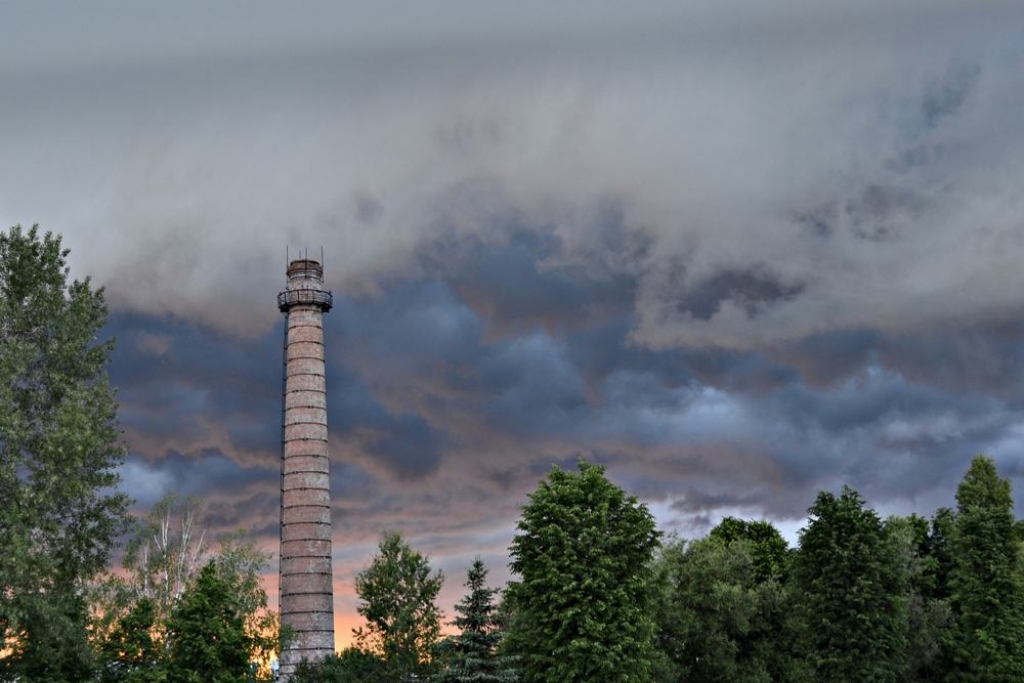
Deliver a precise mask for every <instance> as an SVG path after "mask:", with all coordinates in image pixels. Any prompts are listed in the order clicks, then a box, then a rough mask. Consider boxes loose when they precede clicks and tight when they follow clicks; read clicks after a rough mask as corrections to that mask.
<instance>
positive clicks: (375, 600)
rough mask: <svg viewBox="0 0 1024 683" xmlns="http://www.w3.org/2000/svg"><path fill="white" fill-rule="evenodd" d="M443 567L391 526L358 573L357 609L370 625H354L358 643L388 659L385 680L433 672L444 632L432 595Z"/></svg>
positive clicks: (437, 587) (383, 658) (435, 594)
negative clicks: (434, 656) (434, 568)
mask: <svg viewBox="0 0 1024 683" xmlns="http://www.w3.org/2000/svg"><path fill="white" fill-rule="evenodd" d="M443 582H444V577H443V576H442V574H441V572H436V573H434V574H431V570H430V562H429V561H428V560H427V558H426V557H424V556H423V555H422V554H420V553H419V552H416V551H415V550H413V549H412V548H411V547H410V546H409V544H408V543H406V542H405V541H404V540H403V539H402V537H401V535H400V534H397V533H392V532H387V533H385V534H383V536H382V537H381V541H380V546H379V551H378V553H377V554H376V555H375V556H374V557H373V560H372V561H371V563H370V566H369V567H367V568H366V569H365V570H363V571H361V572H359V574H358V575H357V576H356V594H357V595H358V596H359V598H360V599H361V600H362V604H361V605H360V606H359V607H358V611H359V614H361V615H362V616H363V617H364V618H365V619H366V626H365V627H364V628H358V629H355V630H354V634H355V637H356V645H357V647H359V648H360V649H362V650H366V651H369V652H372V653H374V654H376V655H378V656H380V658H381V659H382V660H383V661H384V663H385V674H386V679H385V680H393V681H400V680H405V679H407V678H409V677H410V676H413V675H416V676H423V675H427V674H429V673H430V669H431V666H430V664H431V662H430V657H431V652H432V650H433V648H434V645H435V643H436V642H437V639H438V637H439V636H440V634H441V612H440V611H439V610H438V609H437V606H436V605H435V604H434V601H435V600H436V599H437V594H438V592H439V591H440V590H441V584H442V583H443Z"/></svg>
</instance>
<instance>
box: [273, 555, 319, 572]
mask: <svg viewBox="0 0 1024 683" xmlns="http://www.w3.org/2000/svg"><path fill="white" fill-rule="evenodd" d="M302 573H306V574H327V575H330V573H331V558H329V557H286V558H284V559H283V560H281V574H302Z"/></svg>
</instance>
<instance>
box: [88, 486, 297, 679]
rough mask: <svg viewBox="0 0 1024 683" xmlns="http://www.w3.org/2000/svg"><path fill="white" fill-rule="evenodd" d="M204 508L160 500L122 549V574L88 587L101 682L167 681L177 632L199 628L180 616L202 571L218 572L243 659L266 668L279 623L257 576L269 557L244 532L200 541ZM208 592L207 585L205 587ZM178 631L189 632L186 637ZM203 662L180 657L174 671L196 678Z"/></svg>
mask: <svg viewBox="0 0 1024 683" xmlns="http://www.w3.org/2000/svg"><path fill="white" fill-rule="evenodd" d="M202 508H203V505H202V501H200V500H198V499H181V498H178V497H177V496H175V495H173V494H169V495H168V496H166V497H164V499H162V500H161V501H160V502H158V503H157V504H156V505H154V506H153V508H152V509H151V510H150V512H149V514H148V515H146V517H144V518H143V519H142V520H140V522H139V523H138V524H137V526H136V529H135V534H134V535H133V537H132V538H131V539H130V540H129V541H128V544H127V551H126V553H125V559H124V571H123V572H118V573H111V574H109V575H107V576H106V577H104V579H103V580H102V581H101V582H99V583H98V584H97V585H96V586H94V587H93V611H94V617H93V621H92V624H91V632H92V639H93V641H94V643H95V644H96V646H97V648H98V650H99V652H100V657H101V665H102V669H103V676H104V678H103V680H105V681H131V682H133V683H134V682H136V681H146V682H147V683H151V682H156V681H163V680H165V678H166V677H167V676H168V675H170V667H171V664H172V662H171V660H170V655H171V654H172V653H173V652H175V651H180V649H181V642H180V641H181V638H182V635H181V633H182V632H186V633H187V632H189V629H191V630H193V631H194V630H196V629H197V628H198V627H197V626H196V625H195V623H194V619H193V617H194V616H195V614H196V613H195V612H193V613H192V615H191V616H190V617H189V618H187V619H185V620H184V621H183V620H182V614H183V613H182V611H181V610H182V609H184V608H183V607H182V605H183V603H184V601H185V600H186V596H189V595H191V597H190V598H189V599H190V600H192V601H195V600H197V599H198V598H197V597H196V595H195V591H196V590H197V581H198V580H199V577H200V570H201V569H202V568H203V567H204V566H209V567H212V568H213V569H211V570H210V571H213V570H215V571H216V577H215V579H216V582H217V585H218V586H221V587H223V588H225V589H226V590H227V592H228V593H229V598H230V600H229V601H227V600H222V601H221V603H219V604H221V608H223V609H230V611H231V618H232V619H233V620H235V621H237V622H239V623H240V624H241V630H242V634H243V636H242V638H241V642H244V643H245V644H246V647H248V648H249V650H248V652H247V655H246V659H247V661H248V662H259V663H262V664H263V665H264V666H263V668H264V669H267V667H268V666H269V661H270V658H271V656H272V654H273V652H274V651H276V649H277V644H278V637H277V634H278V630H279V620H278V616H277V614H276V613H274V612H271V611H269V610H268V609H267V594H266V591H265V590H264V589H263V585H262V582H261V576H260V574H261V572H262V570H263V569H264V568H265V567H266V565H267V563H268V562H269V561H270V554H269V553H265V552H263V551H261V550H260V549H259V548H257V547H256V546H255V544H254V543H253V541H252V540H251V539H247V538H246V535H245V532H243V531H236V532H234V533H230V534H227V535H225V536H223V537H221V538H220V539H218V541H217V543H216V544H207V543H205V542H204V540H203V539H204V538H205V533H204V531H203V525H202V519H201V512H202ZM210 587H211V584H210V583H209V580H208V583H207V585H206V588H207V589H209V588H210ZM207 597H210V596H209V595H208V596H207ZM232 623H234V622H232ZM143 624H146V625H145V626H144V627H143ZM175 624H176V626H175ZM182 625H184V626H186V627H187V628H186V629H184V631H181V629H180V627H181V626H182ZM175 628H179V632H176V631H175V630H174V629H175ZM232 633H233V631H232ZM214 635H216V634H214ZM147 643H149V645H147ZM201 661H202V660H201V659H196V660H195V663H194V664H190V663H189V658H188V657H178V658H177V661H176V662H175V666H176V667H178V668H181V669H183V670H185V671H186V672H187V671H191V672H192V673H193V674H196V675H200V676H201V674H202V669H198V668H196V667H197V666H199V663H200V662H201ZM268 671H269V670H268V669H267V672H268ZM176 675H179V674H176ZM180 675H184V674H183V673H181V674H180ZM190 675H191V674H190Z"/></svg>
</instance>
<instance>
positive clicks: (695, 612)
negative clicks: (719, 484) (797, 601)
mask: <svg viewBox="0 0 1024 683" xmlns="http://www.w3.org/2000/svg"><path fill="white" fill-rule="evenodd" d="M654 566H655V581H656V585H657V586H658V587H659V599H658V600H657V602H656V604H655V605H654V614H655V618H656V620H657V624H658V647H659V649H660V651H661V653H662V654H663V655H664V661H662V662H661V663H660V664H661V667H660V670H659V671H658V672H657V674H656V675H655V677H654V680H656V681H665V682H666V683H668V682H669V681H671V682H673V683H674V682H675V681H705V682H707V683H712V682H715V681H720V682H722V683H769V681H783V680H792V679H793V676H792V670H793V666H792V661H791V659H792V657H791V653H792V648H791V646H790V638H789V637H788V636H789V634H788V632H787V624H786V617H787V615H788V613H789V612H790V609H789V605H788V596H787V594H786V592H785V587H784V586H783V585H782V584H780V583H779V582H778V581H775V580H773V579H770V580H767V581H761V580H760V579H759V577H758V574H759V572H760V571H761V568H760V567H759V558H758V556H757V552H756V551H755V547H754V545H753V544H752V543H751V542H750V541H748V540H746V539H742V538H737V539H736V540H733V541H731V542H725V541H723V540H722V537H721V535H719V534H712V535H710V536H709V537H708V538H704V539H700V540H697V541H692V542H689V543H685V542H683V541H673V542H670V543H666V544H665V545H664V547H663V548H662V550H661V552H660V553H659V554H658V557H657V559H656V561H655V565H654Z"/></svg>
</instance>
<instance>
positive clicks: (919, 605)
mask: <svg viewBox="0 0 1024 683" xmlns="http://www.w3.org/2000/svg"><path fill="white" fill-rule="evenodd" d="M940 514H943V513H941V512H940ZM940 518H941V517H940ZM932 528H933V527H932V525H930V524H929V521H928V520H927V519H925V518H924V517H920V516H918V515H910V516H908V517H890V518H889V519H887V520H886V521H885V530H886V533H887V534H888V535H889V538H890V539H891V540H892V542H893V544H894V545H895V548H896V566H897V567H898V569H899V570H900V571H901V572H902V573H903V580H902V581H901V585H902V586H903V599H904V603H905V604H906V607H907V637H906V640H907V649H906V653H905V665H904V670H903V676H902V679H901V680H903V681H906V682H907V683H910V682H912V681H937V680H943V679H944V678H945V666H944V660H943V657H942V656H941V644H942V638H943V636H944V634H945V633H946V630H947V629H948V628H949V625H950V622H951V619H952V614H951V612H950V608H949V601H948V600H947V599H945V597H944V596H942V595H941V591H940V589H939V586H938V584H939V578H938V576H939V571H938V570H939V566H940V565H939V559H938V558H937V557H936V555H935V554H934V553H935V552H936V551H938V553H939V554H941V552H942V550H941V545H940V544H941V539H940V537H936V536H934V535H933V533H932V531H931V530H932Z"/></svg>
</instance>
